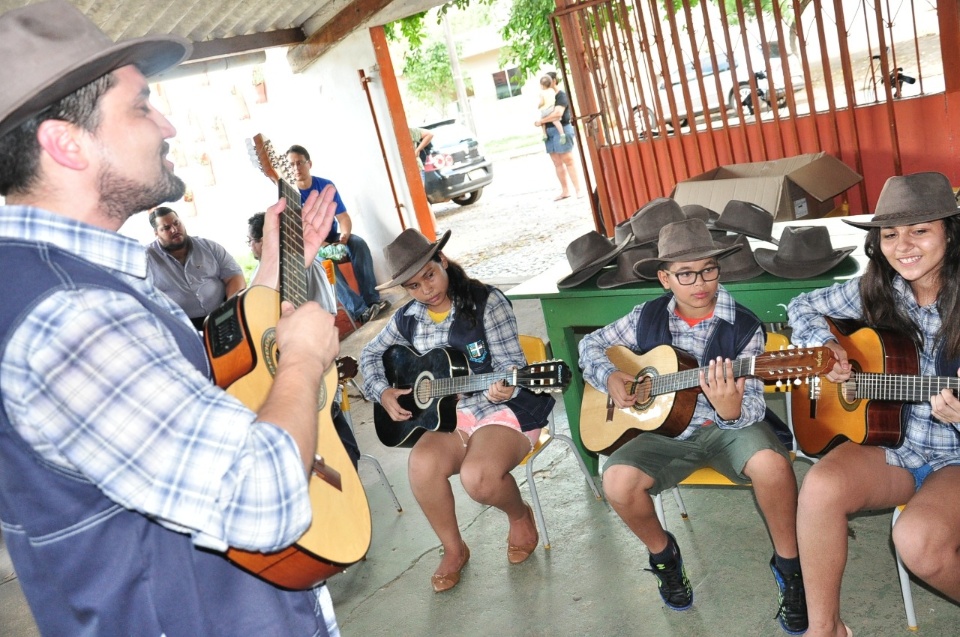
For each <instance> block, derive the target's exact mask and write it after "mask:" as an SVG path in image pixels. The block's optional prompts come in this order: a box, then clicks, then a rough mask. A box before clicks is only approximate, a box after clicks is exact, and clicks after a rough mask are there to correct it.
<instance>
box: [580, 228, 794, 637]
mask: <svg viewBox="0 0 960 637" xmlns="http://www.w3.org/2000/svg"><path fill="white" fill-rule="evenodd" d="M738 249H739V246H738V245H734V246H732V247H729V248H721V247H718V246H717V245H716V244H714V243H713V241H712V239H711V237H710V232H709V230H708V229H707V226H706V224H704V222H703V221H702V220H700V219H687V220H684V221H678V222H675V223H671V224H668V225H666V226H664V227H663V228H662V229H661V230H660V235H659V242H658V254H657V257H655V258H650V259H643V260H641V261H640V262H639V263H637V265H636V266H635V268H638V269H640V271H646V269H647V268H646V266H650V265H656V266H657V268H658V269H657V279H658V280H659V281H660V284H661V285H663V287H664V289H665V290H666V291H667V294H665V295H664V296H662V297H660V298H658V299H655V300H653V301H648V302H646V303H642V304H640V305H638V306H636V307H635V308H633V310H632V311H631V312H630V313H629V314H627V315H626V316H625V317H623V318H621V319H619V320H618V321H616V322H614V323H612V324H610V325H608V326H606V327H604V328H602V329H600V330H597V331H596V332H593V333H591V334H589V335H587V336H586V337H585V338H584V339H583V340H582V341H581V342H580V346H579V351H580V366H581V367H582V368H583V378H584V380H585V381H587V382H589V383H590V384H591V385H593V386H594V387H596V388H598V389H600V390H601V391H604V392H606V393H607V394H609V396H610V398H611V400H612V401H613V402H614V403H615V405H616V406H617V408H620V409H629V408H630V407H631V406H632V405H633V404H634V403H636V402H637V399H638V396H637V394H635V393H631V392H632V391H635V388H636V384H635V383H634V380H635V379H634V377H633V376H631V375H630V374H628V373H627V372H625V371H621V370H618V369H616V367H615V366H614V365H613V363H611V362H610V359H609V358H608V356H607V353H606V352H607V349H608V348H610V347H612V346H614V345H622V346H625V347H627V348H629V349H630V350H632V351H634V352H637V353H639V354H644V353H646V352H648V351H650V350H651V349H653V348H654V347H657V346H660V345H670V346H672V347H674V348H675V349H678V350H683V351H685V352H686V353H687V354H689V355H691V356H692V357H694V358H695V359H696V361H697V366H698V367H701V368H703V369H702V371H701V372H700V390H701V393H700V394H699V395H698V396H697V401H696V407H695V409H694V412H693V416H692V417H691V418H690V422H689V424H688V426H687V428H686V429H685V430H683V431H682V432H681V433H680V434H679V435H677V436H676V437H675V438H669V437H666V436H661V435H657V434H655V433H653V432H644V433H641V434H640V435H639V436H637V437H635V438H633V439H632V440H630V441H629V442H627V443H625V444H623V445H622V446H621V447H619V448H618V449H617V450H616V451H614V452H613V454H612V455H611V456H610V458H609V460H608V461H607V463H606V465H605V466H604V472H603V488H604V492H605V494H606V496H607V500H608V501H609V502H610V505H611V506H612V507H613V509H614V510H615V511H616V512H617V514H618V515H619V516H620V517H621V518H623V521H624V522H625V523H626V524H627V526H628V527H629V528H630V530H631V531H633V532H634V534H635V535H636V536H637V537H638V538H640V541H642V542H643V543H644V544H645V545H646V546H647V549H648V550H649V552H650V569H649V570H650V571H651V572H652V573H653V574H654V575H655V576H656V577H657V580H658V582H657V584H658V587H659V590H660V596H661V597H662V598H663V601H664V603H665V604H666V605H667V606H668V607H669V608H671V609H673V610H687V609H688V608H690V607H691V606H692V605H693V588H692V587H691V585H690V580H689V579H688V578H687V574H686V571H685V570H684V567H683V559H682V557H681V555H680V548H679V546H677V542H676V538H674V536H673V535H672V534H670V533H667V532H666V531H665V530H664V529H663V527H662V526H661V525H660V521H659V520H658V519H657V515H656V511H655V510H654V505H653V499H652V497H651V496H653V495H656V494H657V493H660V492H661V491H663V490H665V489H669V488H671V487H673V486H675V485H676V484H677V483H678V482H680V481H681V480H683V479H684V478H686V477H687V476H689V475H690V474H691V473H693V472H694V471H696V470H697V469H700V468H703V467H707V466H709V467H712V468H714V469H716V470H717V471H719V472H720V473H722V474H724V475H725V476H727V477H728V478H730V479H731V480H732V481H734V482H736V483H738V484H746V483H749V482H752V483H753V488H754V492H755V494H756V499H757V503H758V504H759V506H760V510H761V512H762V513H763V516H764V518H765V519H766V522H767V527H768V530H769V532H770V536H771V538H772V539H773V545H774V551H775V552H774V556H773V558H772V559H771V561H770V566H771V569H772V571H773V575H774V578H775V580H776V583H777V588H778V602H779V608H778V611H777V618H778V619H779V621H780V626H781V627H782V628H783V630H784V631H786V632H787V633H789V634H791V635H798V634H801V633H803V632H804V631H805V630H806V628H807V610H806V601H805V598H804V591H803V579H802V577H801V574H800V560H799V557H798V555H799V553H798V550H797V535H796V513H797V481H796V477H795V475H794V473H793V468H792V465H791V461H790V456H789V453H788V451H787V449H786V448H785V447H784V446H783V444H782V443H781V442H780V441H779V439H778V438H777V436H776V435H775V434H774V433H773V431H772V430H771V428H770V426H769V425H768V424H767V423H766V422H764V420H763V419H764V414H765V411H766V406H765V403H764V400H763V383H762V382H761V381H760V380H759V379H756V378H746V377H741V378H734V375H733V360H735V359H738V358H744V357H751V356H757V355H760V354H762V353H763V351H764V340H765V336H764V329H763V324H762V323H761V322H760V319H758V318H757V317H756V316H755V315H754V314H753V313H752V312H750V310H748V309H746V308H745V307H743V306H742V305H740V304H739V303H737V302H736V301H734V300H733V298H732V297H731V296H730V294H729V293H728V292H727V291H726V290H725V289H724V288H723V287H722V286H721V285H720V283H719V280H718V279H719V276H720V270H721V268H722V259H723V257H725V256H727V255H729V254H731V253H733V252H735V251H736V250H738ZM687 391H695V390H693V389H691V390H687Z"/></svg>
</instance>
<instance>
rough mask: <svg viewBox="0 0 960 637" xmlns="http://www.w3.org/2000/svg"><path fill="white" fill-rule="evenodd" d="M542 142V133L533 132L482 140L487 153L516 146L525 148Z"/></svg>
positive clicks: (504, 150)
mask: <svg viewBox="0 0 960 637" xmlns="http://www.w3.org/2000/svg"><path fill="white" fill-rule="evenodd" d="M542 143H543V134H542V133H540V132H534V133H532V134H530V135H513V136H511V137H503V138H501V139H495V140H493V141H489V142H484V144H483V150H484V151H485V152H488V153H504V152H507V151H510V150H515V149H517V148H526V147H527V146H534V145H536V144H542Z"/></svg>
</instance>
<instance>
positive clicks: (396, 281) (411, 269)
mask: <svg viewBox="0 0 960 637" xmlns="http://www.w3.org/2000/svg"><path fill="white" fill-rule="evenodd" d="M450 234H451V231H450V230H447V231H446V232H444V233H443V236H442V237H440V239H438V240H437V241H434V242H433V243H431V244H430V249H429V250H427V251H426V252H424V253H423V254H422V255H421V256H420V257H418V258H417V259H416V260H415V261H413V262H412V263H411V264H410V265H408V266H407V267H406V268H404V269H403V270H401V271H400V272H398V273H397V274H395V275H394V276H393V278H392V279H390V280H389V281H387V282H386V283H381V284H380V285H378V286H376V287H374V289H375V290H386V289H387V288H392V287H396V286H398V285H403V284H404V283H406V282H407V281H409V280H410V279H411V278H413V276H414V275H416V273H417V272H419V271H420V269H421V268H423V266H425V265H427V262H428V261H430V259H432V258H433V255H435V254H436V253H438V252H440V251H441V250H443V246H445V245H447V241H448V240H449V239H450Z"/></svg>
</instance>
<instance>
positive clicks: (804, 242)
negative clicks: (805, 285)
mask: <svg viewBox="0 0 960 637" xmlns="http://www.w3.org/2000/svg"><path fill="white" fill-rule="evenodd" d="M855 249H856V248H855V247H849V248H837V249H836V250H835V249H834V248H833V246H832V245H831V244H830V233H829V231H828V230H827V228H826V227H825V226H788V227H786V228H784V229H783V234H781V235H780V246H779V247H778V248H777V249H776V250H769V249H767V248H757V249H756V250H754V251H753V256H754V258H755V259H756V260H757V263H759V264H760V267H761V268H763V269H764V270H766V271H767V272H769V273H770V274H774V275H776V276H779V277H783V278H785V279H808V278H810V277H814V276H819V275H821V274H823V273H825V272H827V271H829V270H832V269H833V267H834V266H836V265H837V264H838V263H840V262H841V261H843V259H844V258H845V257H846V256H847V255H848V254H850V253H851V252H853V251H854V250H855Z"/></svg>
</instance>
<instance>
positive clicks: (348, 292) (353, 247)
mask: <svg viewBox="0 0 960 637" xmlns="http://www.w3.org/2000/svg"><path fill="white" fill-rule="evenodd" d="M287 160H288V161H289V162H290V164H291V165H292V166H293V167H294V168H295V169H296V171H297V188H299V189H300V198H301V199H302V200H306V198H307V195H309V194H310V191H311V190H316V191H317V192H320V191H321V190H323V188H324V186H327V185H331V186H332V185H334V184H333V182H332V181H330V180H329V179H324V178H323V177H314V176H313V175H311V174H310V168H312V167H313V162H311V161H310V153H309V152H307V149H306V148H304V147H303V146H300V145H299V144H294V145H293V146H291V147H290V148H289V149H287ZM335 201H336V203H337V216H336V220H335V221H334V222H333V229H332V230H331V231H330V235H329V236H328V237H327V239H326V244H331V243H341V244H343V245H345V246H346V247H347V254H348V255H349V256H350V262H351V263H352V264H353V272H354V274H356V276H357V285H359V286H360V294H357V293H356V292H354V291H353V289H352V288H351V287H350V286H349V285H348V284H347V281H346V279H345V278H344V277H343V274H342V273H341V272H340V268H339V267H337V284H336V285H337V298H338V299H339V300H340V302H341V303H343V307H344V309H345V310H346V311H347V312H349V313H350V315H351V316H352V317H353V320H354V321H356V322H357V323H368V322H370V321H372V320H373V319H374V318H376V317H377V314H379V313H380V312H383V311H384V310H386V309H387V308H389V307H390V301H387V300H386V299H381V298H380V292H378V291H377V288H376V286H377V277H376V275H375V274H374V272H373V256H372V255H371V254H370V247H369V246H368V245H367V242H366V241H364V240H363V238H361V237H360V236H358V235H356V234H354V233H353V221H352V220H351V219H350V213H348V212H347V207H346V206H345V205H344V204H343V200H342V199H341V198H340V193H339V192H337V194H336V197H335ZM334 264H336V261H334Z"/></svg>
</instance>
